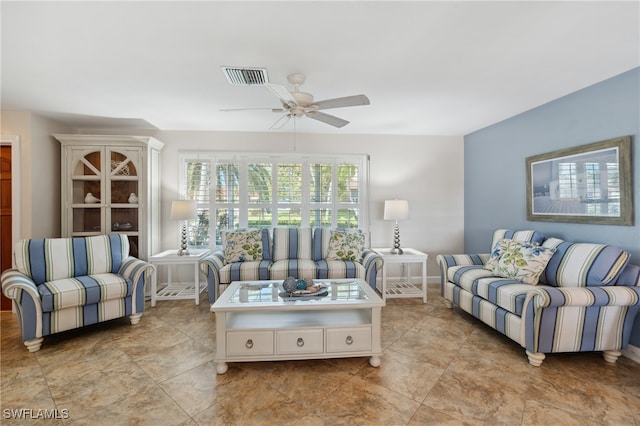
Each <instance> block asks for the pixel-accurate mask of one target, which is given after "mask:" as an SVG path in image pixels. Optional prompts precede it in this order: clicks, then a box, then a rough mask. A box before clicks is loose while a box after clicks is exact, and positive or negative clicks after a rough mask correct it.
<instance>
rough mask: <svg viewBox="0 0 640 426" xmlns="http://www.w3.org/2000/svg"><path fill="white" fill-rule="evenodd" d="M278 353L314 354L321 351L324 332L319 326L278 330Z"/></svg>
mask: <svg viewBox="0 0 640 426" xmlns="http://www.w3.org/2000/svg"><path fill="white" fill-rule="evenodd" d="M276 336H277V337H276V339H277V342H278V346H277V348H278V349H277V351H278V354H279V355H281V354H315V353H322V352H323V347H324V345H323V340H324V332H323V329H321V328H313V329H307V330H278V331H277V332H276Z"/></svg>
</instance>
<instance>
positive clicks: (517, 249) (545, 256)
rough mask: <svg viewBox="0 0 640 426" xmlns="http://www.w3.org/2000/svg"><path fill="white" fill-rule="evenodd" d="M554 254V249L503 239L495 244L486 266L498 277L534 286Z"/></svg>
mask: <svg viewBox="0 0 640 426" xmlns="http://www.w3.org/2000/svg"><path fill="white" fill-rule="evenodd" d="M555 252H556V249H555V248H547V247H542V246H541V245H538V244H531V243H524V242H521V241H515V240H508V239H504V240H500V241H498V243H496V245H495V247H494V250H493V252H492V253H491V258H490V259H489V260H488V261H487V265H489V266H490V267H493V269H492V271H493V272H494V273H495V274H496V275H497V276H499V277H503V278H511V279H514V280H519V281H521V282H523V283H525V284H532V285H536V284H538V279H539V278H540V274H542V271H544V268H546V267H547V264H548V263H549V260H551V257H552V256H553V254H554V253H555ZM485 268H487V267H486V266H485ZM487 269H488V268H487Z"/></svg>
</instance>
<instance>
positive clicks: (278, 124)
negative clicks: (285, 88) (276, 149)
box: [269, 114, 291, 130]
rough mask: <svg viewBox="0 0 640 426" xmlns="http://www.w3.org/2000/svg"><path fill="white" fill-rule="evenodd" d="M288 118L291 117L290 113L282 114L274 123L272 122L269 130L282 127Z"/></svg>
mask: <svg viewBox="0 0 640 426" xmlns="http://www.w3.org/2000/svg"><path fill="white" fill-rule="evenodd" d="M290 118H291V114H285V115H283V116H282V117H280V118H278V120H277V121H276V122H275V123H273V125H272V126H271V127H269V130H274V129H280V128H282V127H283V126H284V125H285V124H287V123H288V122H289V119H290Z"/></svg>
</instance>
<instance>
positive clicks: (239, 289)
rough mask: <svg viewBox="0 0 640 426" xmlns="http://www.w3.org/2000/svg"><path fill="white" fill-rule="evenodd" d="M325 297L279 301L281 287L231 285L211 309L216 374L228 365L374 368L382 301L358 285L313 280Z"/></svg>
mask: <svg viewBox="0 0 640 426" xmlns="http://www.w3.org/2000/svg"><path fill="white" fill-rule="evenodd" d="M315 282H316V283H321V284H324V285H326V287H327V293H328V294H327V295H326V296H310V297H305V298H288V297H287V298H283V297H281V293H283V292H284V290H283V288H282V281H236V282H233V283H231V284H230V286H229V288H227V289H226V290H225V291H224V292H223V293H222V294H221V295H220V297H219V298H218V299H217V300H216V301H215V303H214V304H213V305H211V311H212V312H215V314H216V333H217V334H216V339H217V340H216V342H217V352H216V357H215V363H216V371H217V372H218V374H224V373H226V371H227V368H228V365H227V363H228V362H247V361H276V360H299V359H321V358H344V357H362V356H368V357H370V358H369V364H371V365H372V366H373V367H378V366H380V362H381V360H380V356H381V354H382V349H381V343H380V315H381V311H382V307H383V306H384V304H385V303H384V301H383V300H382V299H381V298H380V297H379V296H378V295H377V293H376V292H375V291H374V290H373V289H372V288H371V287H369V285H368V284H367V283H366V282H365V281H364V280H361V279H334V280H315Z"/></svg>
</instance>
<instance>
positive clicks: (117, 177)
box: [111, 175, 138, 182]
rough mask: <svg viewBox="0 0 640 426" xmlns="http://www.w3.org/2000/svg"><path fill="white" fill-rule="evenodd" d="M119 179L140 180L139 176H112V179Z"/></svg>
mask: <svg viewBox="0 0 640 426" xmlns="http://www.w3.org/2000/svg"><path fill="white" fill-rule="evenodd" d="M118 180H123V181H124V180H128V181H137V180H138V176H119V175H115V176H111V181H112V182H113V181H118Z"/></svg>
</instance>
